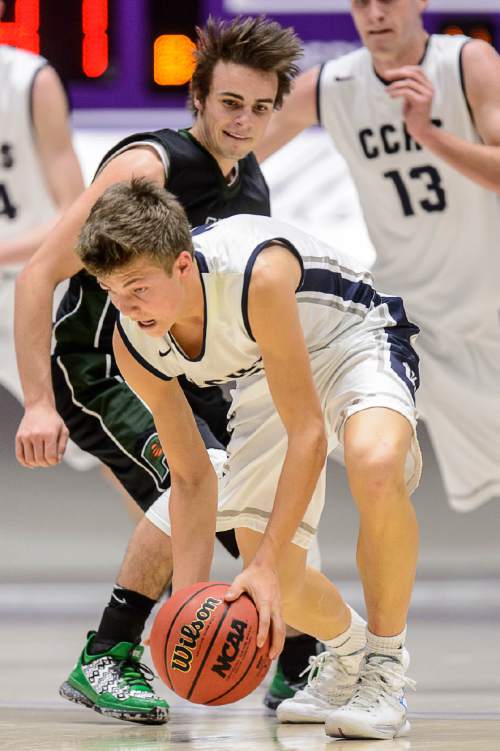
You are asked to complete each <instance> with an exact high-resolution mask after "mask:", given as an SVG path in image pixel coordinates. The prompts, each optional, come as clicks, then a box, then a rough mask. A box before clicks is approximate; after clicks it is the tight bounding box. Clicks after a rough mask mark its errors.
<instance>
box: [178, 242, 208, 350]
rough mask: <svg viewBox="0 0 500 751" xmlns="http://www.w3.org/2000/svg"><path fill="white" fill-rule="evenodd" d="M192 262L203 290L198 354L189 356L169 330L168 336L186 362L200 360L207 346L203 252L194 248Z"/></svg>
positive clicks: (206, 269)
mask: <svg viewBox="0 0 500 751" xmlns="http://www.w3.org/2000/svg"><path fill="white" fill-rule="evenodd" d="M194 262H195V264H196V268H197V269H198V273H199V275H200V284H201V290H202V292H203V339H202V342H201V350H200V353H199V355H196V357H189V355H187V354H186V353H185V352H184V350H183V349H182V347H181V345H180V344H179V343H178V342H177V341H176V339H175V336H174V335H173V334H172V332H171V331H169V337H170V341H171V342H172V344H173V345H174V347H175V349H176V350H177V352H178V353H179V354H180V355H181V357H183V358H184V360H187V362H200V361H201V360H203V358H204V357H205V350H206V348H207V317H208V306H207V291H206V289H205V282H204V281H203V274H208V264H207V261H206V259H205V256H204V255H203V253H200V251H199V250H195V253H194Z"/></svg>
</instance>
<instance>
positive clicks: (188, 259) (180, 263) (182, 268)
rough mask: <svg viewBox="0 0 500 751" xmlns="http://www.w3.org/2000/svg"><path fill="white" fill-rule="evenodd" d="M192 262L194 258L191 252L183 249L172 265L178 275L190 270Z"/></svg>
mask: <svg viewBox="0 0 500 751" xmlns="http://www.w3.org/2000/svg"><path fill="white" fill-rule="evenodd" d="M193 263H194V258H193V256H192V255H191V253H189V251H187V250H183V251H182V253H179V255H178V256H177V258H176V259H175V263H174V267H176V268H177V270H178V272H179V273H180V275H181V276H183V275H184V274H186V273H189V272H190V271H191V269H192V268H193Z"/></svg>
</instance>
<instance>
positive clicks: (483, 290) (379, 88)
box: [318, 35, 500, 340]
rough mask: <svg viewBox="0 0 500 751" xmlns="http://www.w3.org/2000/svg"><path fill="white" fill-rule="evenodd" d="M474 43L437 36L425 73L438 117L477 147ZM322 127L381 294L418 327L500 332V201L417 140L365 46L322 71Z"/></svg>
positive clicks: (437, 120)
mask: <svg viewBox="0 0 500 751" xmlns="http://www.w3.org/2000/svg"><path fill="white" fill-rule="evenodd" d="M467 41H468V39H467V38H466V37H450V36H442V35H433V36H431V37H430V39H429V43H428V46H427V50H426V53H425V57H424V59H423V61H422V64H421V65H422V69H423V71H424V72H425V74H426V75H427V76H428V78H429V79H430V81H431V82H432V83H433V84H434V88H435V96H434V100H433V106H432V119H433V121H434V122H435V124H436V125H438V126H439V127H442V128H443V129H444V130H446V131H448V132H450V133H454V134H455V135H457V136H458V137H460V138H463V139H465V140H466V141H468V142H473V143H479V142H480V138H479V135H478V133H477V131H476V130H475V128H474V125H473V122H472V119H471V115H470V112H469V109H468V104H467V100H466V97H465V94H464V89H463V83H462V75H461V64H460V56H461V50H462V48H463V46H464V44H466V43H467ZM318 109H319V119H320V122H321V124H322V125H323V126H324V127H325V128H326V129H327V131H328V132H329V134H330V135H331V137H332V138H333V140H334V142H335V145H336V146H337V148H338V149H339V151H340V153H341V154H342V155H343V156H344V158H345V159H346V161H347V163H348V165H349V168H350V170H351V173H352V175H353V178H354V182H355V184H356V187H357V190H358V192H359V197H360V202H361V206H362V209H363V212H364V216H365V219H366V223H367V226H368V231H369V234H370V237H371V240H372V242H373V244H374V246H375V249H376V251H377V260H376V264H375V266H374V268H373V269H372V272H373V275H374V278H375V282H376V285H377V287H378V289H382V290H384V291H385V292H387V293H390V294H394V293H397V294H401V295H402V296H403V297H404V301H405V307H406V309H407V312H408V315H409V316H410V318H412V320H415V321H416V322H417V323H418V324H419V325H421V326H425V327H426V328H429V329H431V330H432V329H435V327H436V325H437V326H438V327H439V328H440V329H441V330H442V331H445V332H446V331H447V332H448V333H451V332H460V333H461V334H462V335H464V336H466V337H469V336H470V337H473V338H479V339H485V340H486V339H488V338H489V337H491V335H494V336H498V307H499V296H498V278H499V272H500V253H498V250H497V248H496V247H495V246H496V243H497V242H498V237H499V236H500V196H497V195H496V194H495V193H493V192H490V191H487V190H485V189H483V188H481V187H480V186H479V185H477V184H476V183H474V182H473V181H472V180H469V179H467V178H466V177H463V176H462V175H460V174H459V173H458V172H457V171H456V170H454V169H453V168H452V167H450V166H448V165H447V164H446V163H445V162H444V161H442V160H441V159H439V158H438V157H436V156H435V155H434V154H432V153H431V152H430V151H428V150H427V149H425V148H421V147H420V146H419V145H418V144H417V143H415V141H413V140H412V139H411V137H410V136H409V135H408V133H407V132H406V130H405V127H404V121H403V115H402V102H401V100H399V99H398V100H393V99H391V98H390V97H389V95H388V94H387V92H386V85H385V83H384V82H383V81H382V80H381V79H380V78H379V77H378V76H377V75H376V73H375V71H374V69H373V65H372V59H371V56H370V54H369V52H368V51H367V50H366V49H361V50H356V51H355V52H353V53H351V54H349V55H346V56H345V57H343V58H340V59H338V60H332V61H330V62H328V63H327V64H326V65H325V66H324V67H323V69H322V71H321V75H320V80H319V86H318Z"/></svg>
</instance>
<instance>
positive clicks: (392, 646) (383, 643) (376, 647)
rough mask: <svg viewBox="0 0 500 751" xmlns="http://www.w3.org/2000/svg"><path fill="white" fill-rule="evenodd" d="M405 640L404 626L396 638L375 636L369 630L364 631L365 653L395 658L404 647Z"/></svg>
mask: <svg viewBox="0 0 500 751" xmlns="http://www.w3.org/2000/svg"><path fill="white" fill-rule="evenodd" d="M405 639H406V626H405V627H404V629H403V631H401V633H400V634H396V636H377V634H372V633H371V631H370V630H369V629H367V630H366V651H367V652H368V653H369V652H376V653H377V654H381V655H391V656H393V657H396V656H397V655H398V653H399V654H400V653H401V652H400V650H401V649H402V648H403V647H404V643H405Z"/></svg>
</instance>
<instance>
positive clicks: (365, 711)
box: [325, 648, 416, 739]
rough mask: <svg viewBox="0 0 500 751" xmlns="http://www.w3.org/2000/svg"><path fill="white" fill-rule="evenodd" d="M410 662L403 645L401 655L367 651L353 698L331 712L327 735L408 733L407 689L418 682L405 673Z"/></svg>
mask: <svg viewBox="0 0 500 751" xmlns="http://www.w3.org/2000/svg"><path fill="white" fill-rule="evenodd" d="M409 664H410V656H409V654H408V651H407V650H406V649H404V648H403V649H402V650H401V656H400V657H399V656H398V657H392V656H389V655H382V654H377V653H376V652H371V653H369V654H367V655H366V657H365V660H364V662H363V665H362V666H361V672H360V676H359V682H358V685H357V686H356V689H355V691H354V693H353V696H352V698H351V700H350V701H349V702H347V704H346V705H345V706H344V707H340V708H339V709H335V710H334V711H332V712H329V714H328V717H327V718H326V723H325V730H326V734H327V735H331V736H332V737H334V738H382V739H383V738H397V737H398V736H402V735H407V734H408V733H409V732H410V723H409V722H408V720H407V718H406V713H407V705H406V699H405V695H404V689H405V687H406V686H408V687H409V688H412V689H414V688H415V685H416V684H415V681H412V680H411V679H410V678H407V677H406V675H405V672H406V670H407V668H408V665H409Z"/></svg>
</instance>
